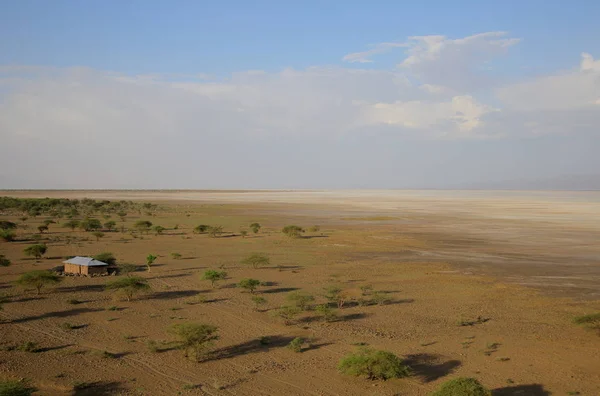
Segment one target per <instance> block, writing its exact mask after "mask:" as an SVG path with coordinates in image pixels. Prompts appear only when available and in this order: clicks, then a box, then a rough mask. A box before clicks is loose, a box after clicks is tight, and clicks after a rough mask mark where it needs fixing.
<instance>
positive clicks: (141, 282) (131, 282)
mask: <svg viewBox="0 0 600 396" xmlns="http://www.w3.org/2000/svg"><path fill="white" fill-rule="evenodd" d="M106 289H107V290H114V291H115V292H116V293H117V294H121V295H123V296H124V297H125V298H126V299H127V301H131V299H132V298H133V297H134V296H135V295H137V294H139V293H142V292H146V291H149V290H150V285H149V284H148V281H147V280H146V279H144V278H140V277H139V276H131V277H127V278H119V279H116V280H114V281H111V282H108V283H107V284H106Z"/></svg>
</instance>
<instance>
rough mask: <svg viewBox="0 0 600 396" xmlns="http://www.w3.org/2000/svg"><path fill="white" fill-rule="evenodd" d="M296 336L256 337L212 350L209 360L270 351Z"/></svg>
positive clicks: (286, 343)
mask: <svg viewBox="0 0 600 396" xmlns="http://www.w3.org/2000/svg"><path fill="white" fill-rule="evenodd" d="M294 338H295V337H291V336H282V335H275V336H266V337H262V338H261V339H254V340H250V341H246V342H242V343H240V344H235V345H231V346H228V347H224V348H219V349H216V350H214V351H212V352H211V353H210V354H209V355H208V357H207V360H220V359H230V358H234V357H236V356H241V355H247V354H249V353H257V352H269V351H270V350H271V349H273V348H281V347H285V346H286V345H288V344H289V343H290V342H291V341H292V340H293V339H294Z"/></svg>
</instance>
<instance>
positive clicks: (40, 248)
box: [23, 244, 48, 260]
mask: <svg viewBox="0 0 600 396" xmlns="http://www.w3.org/2000/svg"><path fill="white" fill-rule="evenodd" d="M47 250H48V247H47V246H46V245H44V244H35V245H30V246H27V247H26V248H25V249H23V253H25V255H26V256H33V257H35V259H36V260H39V259H40V258H41V257H42V256H43V255H44V254H46V251H47Z"/></svg>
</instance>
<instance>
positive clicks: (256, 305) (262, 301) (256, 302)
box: [252, 296, 267, 311]
mask: <svg viewBox="0 0 600 396" xmlns="http://www.w3.org/2000/svg"><path fill="white" fill-rule="evenodd" d="M252 302H253V303H254V309H255V310H257V311H259V310H260V307H261V306H262V305H265V304H266V303H267V299H266V298H264V297H261V296H252Z"/></svg>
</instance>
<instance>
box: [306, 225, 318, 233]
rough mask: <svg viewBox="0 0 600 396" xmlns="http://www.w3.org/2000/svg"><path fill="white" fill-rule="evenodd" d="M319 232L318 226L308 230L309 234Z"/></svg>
mask: <svg viewBox="0 0 600 396" xmlns="http://www.w3.org/2000/svg"><path fill="white" fill-rule="evenodd" d="M320 230H321V227H320V226H318V225H314V226H312V227H310V228H309V229H308V231H310V232H319V231H320Z"/></svg>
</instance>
